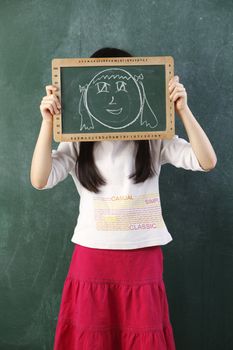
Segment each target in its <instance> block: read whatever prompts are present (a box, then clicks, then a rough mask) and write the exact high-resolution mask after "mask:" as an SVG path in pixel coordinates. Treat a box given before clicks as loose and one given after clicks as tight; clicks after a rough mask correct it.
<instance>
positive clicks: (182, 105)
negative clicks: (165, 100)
mask: <svg viewBox="0 0 233 350" xmlns="http://www.w3.org/2000/svg"><path fill="white" fill-rule="evenodd" d="M168 89H169V93H170V99H171V100H172V101H173V102H174V103H175V111H176V112H177V113H179V112H181V111H182V110H184V109H186V108H187V107H188V105H187V93H186V90H185V88H184V85H183V84H180V83H179V77H178V75H175V76H174V77H173V78H172V79H171V80H170V81H169V84H168Z"/></svg>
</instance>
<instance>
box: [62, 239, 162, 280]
mask: <svg viewBox="0 0 233 350" xmlns="http://www.w3.org/2000/svg"><path fill="white" fill-rule="evenodd" d="M67 278H72V279H78V280H82V281H92V282H94V281H96V282H98V283H100V282H103V283H107V282H109V283H113V282H116V283H117V282H118V283H125V284H142V283H150V282H151V283H152V282H156V281H157V282H158V281H161V280H162V278H163V252H162V248H161V246H150V247H143V248H137V249H100V248H90V247H85V246H82V245H79V244H75V247H74V251H73V255H72V259H71V264H70V268H69V271H68V275H67Z"/></svg>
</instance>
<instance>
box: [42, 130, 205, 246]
mask: <svg viewBox="0 0 233 350" xmlns="http://www.w3.org/2000/svg"><path fill="white" fill-rule="evenodd" d="M149 142H150V148H151V154H152V161H153V165H154V168H155V169H156V171H157V173H158V175H155V176H153V177H152V178H149V179H147V180H146V181H145V182H144V183H138V184H134V183H133V180H132V179H128V175H130V174H131V173H132V172H133V171H135V156H136V145H135V144H134V141H133V140H132V141H131V140H130V141H128V140H127V141H125V140H113V141H99V142H96V144H95V147H94V150H93V152H94V159H95V163H96V166H97V167H98V169H99V170H100V172H101V174H102V175H103V177H104V178H105V179H106V181H107V185H104V186H101V187H100V189H101V192H99V193H98V194H96V193H94V192H90V191H88V190H87V189H86V188H85V187H83V186H82V184H81V183H80V182H79V180H78V178H77V176H76V174H75V163H76V159H77V154H76V152H75V149H74V147H75V148H76V150H77V153H78V152H79V145H80V143H79V142H61V143H60V144H59V145H58V148H57V150H52V169H51V172H50V175H49V178H48V181H47V184H46V186H44V187H43V188H42V190H44V189H49V188H52V187H54V186H55V185H56V184H58V183H59V182H60V181H62V180H64V179H65V178H66V177H67V176H68V174H70V175H71V176H72V178H73V180H74V183H75V186H76V188H77V191H78V193H79V195H80V205H79V215H78V218H77V224H76V227H75V229H74V234H73V237H72V238H71V241H72V242H74V243H78V244H80V245H83V246H87V247H91V248H104V249H135V248H141V247H147V246H153V245H164V244H167V243H168V242H170V241H171V240H172V236H171V234H170V233H169V232H168V229H167V227H166V224H165V222H164V220H163V215H162V210H161V203H160V194H159V174H160V170H161V165H163V164H166V163H170V164H172V165H174V166H175V167H177V168H184V169H186V170H192V171H207V170H204V169H203V168H202V167H201V166H200V164H199V162H198V159H197V157H196V155H195V153H194V151H193V149H192V147H191V144H190V143H189V142H187V141H186V140H185V139H183V138H180V137H179V136H178V135H174V136H173V138H172V139H163V140H161V139H159V140H150V141H149Z"/></svg>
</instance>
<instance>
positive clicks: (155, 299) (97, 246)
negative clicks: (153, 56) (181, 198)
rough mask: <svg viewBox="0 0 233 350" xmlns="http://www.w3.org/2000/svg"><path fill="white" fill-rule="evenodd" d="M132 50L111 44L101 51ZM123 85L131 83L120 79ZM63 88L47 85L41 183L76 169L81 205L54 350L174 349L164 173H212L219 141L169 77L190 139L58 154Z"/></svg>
mask: <svg viewBox="0 0 233 350" xmlns="http://www.w3.org/2000/svg"><path fill="white" fill-rule="evenodd" d="M130 56H131V55H130V54H128V53H127V52H125V51H122V50H118V49H111V48H104V49H101V50H98V51H97V52H95V53H94V54H93V55H92V56H91V57H130ZM131 57H132V56H131ZM119 81H120V80H119ZM120 86H121V89H125V88H127V85H125V86H123V85H122V83H120V82H118V87H120ZM99 89H101V90H102V89H103V86H102V88H100V86H99ZM56 90H57V88H56V86H54V85H49V86H46V91H47V96H45V97H44V98H43V100H42V102H41V105H40V110H41V114H42V117H43V121H42V126H41V130H40V134H39V137H38V140H37V144H36V147H35V150H34V154H33V159H32V166H31V183H32V185H33V186H34V187H35V188H37V189H39V190H44V189H50V188H52V187H54V186H55V185H56V184H58V183H59V182H60V181H63V180H64V179H65V178H66V177H67V176H68V174H70V175H71V176H72V178H73V180H74V183H75V186H76V188H77V191H78V193H79V195H80V210H79V217H78V220H77V225H76V227H75V230H74V235H73V237H72V242H73V243H74V244H75V247H74V251H73V255H72V259H71V263H70V267H69V271H68V275H67V277H66V280H65V283H64V288H63V292H62V298H61V305H60V311H59V315H58V322H57V327H56V334H55V341H54V349H55V350H74V349H80V350H81V349H90V350H92V349H99V350H100V349H101V350H111V349H116V350H120V349H128V350H131V349H133V350H139V349H140V350H146V349H157V350H174V349H175V340H174V335H173V329H172V325H171V322H170V318H169V307H168V300H167V295H166V289H165V285H164V281H163V252H162V245H165V244H167V243H169V242H170V241H171V240H172V237H171V235H170V233H169V232H168V230H167V227H166V224H165V222H164V220H163V216H162V210H161V204H160V195H159V185H158V181H159V174H160V170H161V166H162V165H163V164H167V163H170V164H172V165H174V166H175V167H177V168H184V169H186V170H192V171H203V172H208V171H210V170H211V169H213V168H214V167H215V165H216V161H217V158H216V155H215V152H214V150H213V148H212V145H211V143H210V141H209V139H208V137H207V136H206V134H205V132H204V131H203V129H202V128H201V126H200V125H199V124H198V122H197V121H196V119H195V118H194V116H193V114H192V112H191V111H190V109H189V107H188V105H187V94H186V90H185V88H184V86H183V85H182V84H181V83H180V82H179V77H178V76H175V77H172V78H171V79H170V81H169V93H170V99H171V100H172V102H173V103H174V105H175V111H176V112H177V114H178V115H179V117H180V119H181V121H182V122H183V124H184V127H185V129H186V131H187V134H188V137H189V140H190V142H187V141H186V140H185V139H182V138H180V137H178V136H177V135H174V136H173V137H172V138H171V139H150V140H104V141H94V142H89V141H88V142H85V141H80V142H72V141H69V142H65V141H64V142H60V144H59V146H58V148H57V150H52V152H51V142H52V132H53V118H54V117H55V115H58V114H59V111H60V109H61V107H62V106H61V103H60V101H59V98H58V97H57V95H56ZM101 90H99V91H101ZM106 91H107V90H106ZM106 91H105V93H108V92H106ZM102 93H104V91H103V92H102ZM109 101H111V103H113V102H114V103H116V104H115V107H114V111H117V110H118V109H117V100H116V98H115V99H113V96H112V94H111V93H109Z"/></svg>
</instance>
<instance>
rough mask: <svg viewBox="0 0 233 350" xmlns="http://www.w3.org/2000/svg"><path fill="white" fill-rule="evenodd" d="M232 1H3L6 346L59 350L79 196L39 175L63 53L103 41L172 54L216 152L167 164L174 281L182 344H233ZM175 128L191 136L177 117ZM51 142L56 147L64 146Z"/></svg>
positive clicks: (202, 349) (168, 275)
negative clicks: (38, 155) (35, 178)
mask: <svg viewBox="0 0 233 350" xmlns="http://www.w3.org/2000/svg"><path fill="white" fill-rule="evenodd" d="M232 10H233V9H232V1H226V0H225V1H217V0H213V1H209V0H203V1H195V2H194V1H192V0H183V1H181V0H177V1H173V2H171V1H168V0H159V1H156V0H154V1H150V0H147V1H145V0H144V1H132V0H131V1H130V0H123V1H110V0H108V1H107V0H98V1H90V0H86V1H78V0H75V1H74V0H73V1H69V0H67V1H53V0H52V1H45V0H40V1H38V0H34V1H33V0H31V1H29V0H28V1H26V0H25V1H23V0H22V1H16V0H10V1H9V0H8V1H7V0H1V2H0V106H1V117H0V164H1V167H0V179H1V180H0V181H1V183H0V349H3V350H23V349H25V350H26V349H28V350H29V349H30V350H39V349H40V350H51V349H52V345H53V337H54V332H55V326H56V321H57V315H58V310H59V304H60V298H61V292H62V287H63V283H64V279H65V276H66V273H67V270H68V267H69V263H70V259H71V254H72V251H73V243H72V242H71V241H70V239H71V237H72V235H73V230H74V227H75V224H76V220H77V215H78V208H79V197H78V194H77V192H76V189H75V186H74V183H73V181H72V178H71V177H68V178H67V179H66V181H63V182H62V183H59V184H58V185H57V186H56V187H55V188H53V189H52V190H46V191H38V190H36V189H34V188H33V187H32V185H31V183H30V177H29V174H30V166H31V159H32V154H33V151H34V147H35V143H36V140H37V137H38V133H39V130H40V125H41V119H42V118H41V114H40V110H39V105H40V102H41V100H42V98H43V96H45V94H46V91H45V86H46V85H49V84H51V60H52V59H53V58H56V57H59V58H62V57H64V58H66V57H89V56H90V55H91V54H92V53H93V52H94V51H95V50H97V49H99V48H101V47H103V46H112V47H114V46H115V47H118V48H122V49H125V50H128V51H129V52H131V53H132V54H133V55H134V56H163V55H164V56H165V55H169V56H170V55H171V56H173V57H174V61H175V74H177V75H178V76H179V77H180V82H181V83H182V84H183V85H184V86H185V88H186V91H187V96H188V104H189V107H190V109H191V110H192V112H193V114H194V115H195V117H196V119H197V121H198V122H199V123H200V125H201V126H202V127H203V129H204V130H205V132H206V133H207V135H208V137H209V139H210V141H211V143H212V144H213V147H214V149H215V151H216V154H217V157H218V163H217V166H216V168H215V169H214V170H213V171H211V172H209V173H202V172H192V171H186V170H184V169H179V168H175V167H173V166H171V165H166V166H164V167H163V168H162V172H161V176H160V192H161V202H162V208H163V215H164V219H165V222H166V224H167V226H168V229H169V231H170V232H171V234H172V236H173V241H172V242H171V243H170V244H168V245H166V246H163V252H164V281H165V285H166V289H167V295H168V300H169V305H170V315H171V322H172V324H173V328H174V334H175V339H176V343H177V349H178V350H187V349H188V350H197V349H198V350H215V349H216V350H219V349H221V350H230V349H232V348H233V338H232V324H233V300H232V295H233V281H232V275H233V274H232V266H233V254H232V251H233V240H232V227H233V215H232V213H233V201H232V199H233V191H232V189H233V188H232V187H233V185H232V176H233V171H232V170H233V159H232V158H233V157H232V149H233V145H232V140H233V138H232V129H233V118H232V96H233V84H232V81H233V79H232V78H233V76H232V74H233V73H232V72H233V70H232V57H233V36H232V32H233V28H232V23H233V21H232V19H233V18H232V17H233V16H232V15H233V11H232ZM176 134H178V135H179V136H180V137H184V138H185V139H187V135H186V132H185V129H184V127H183V124H182V122H181V120H180V119H179V116H178V115H176ZM57 145H58V144H57V143H56V142H54V141H53V148H54V149H55V148H56V147H57Z"/></svg>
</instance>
